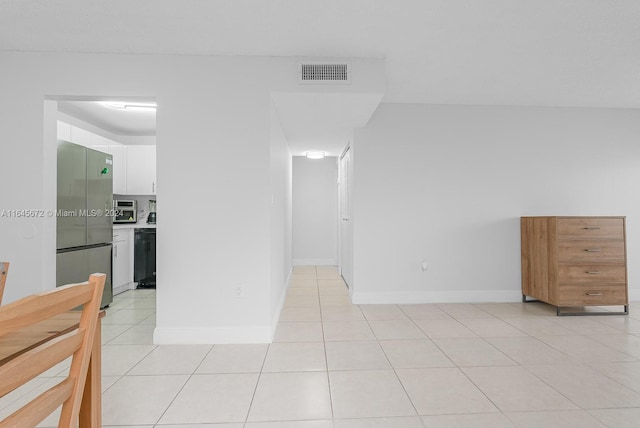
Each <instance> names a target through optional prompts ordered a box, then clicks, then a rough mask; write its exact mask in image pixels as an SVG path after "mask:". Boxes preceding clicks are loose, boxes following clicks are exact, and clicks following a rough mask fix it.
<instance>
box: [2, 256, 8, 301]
mask: <svg viewBox="0 0 640 428" xmlns="http://www.w3.org/2000/svg"><path fill="white" fill-rule="evenodd" d="M8 272H9V262H0V305H1V304H2V295H3V294H4V284H5V282H7V273H8Z"/></svg>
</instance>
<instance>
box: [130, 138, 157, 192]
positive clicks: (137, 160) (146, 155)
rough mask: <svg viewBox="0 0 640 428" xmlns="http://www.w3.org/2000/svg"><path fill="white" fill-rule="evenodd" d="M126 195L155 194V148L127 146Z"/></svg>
mask: <svg viewBox="0 0 640 428" xmlns="http://www.w3.org/2000/svg"><path fill="white" fill-rule="evenodd" d="M127 194H129V195H155V194H156V146H127Z"/></svg>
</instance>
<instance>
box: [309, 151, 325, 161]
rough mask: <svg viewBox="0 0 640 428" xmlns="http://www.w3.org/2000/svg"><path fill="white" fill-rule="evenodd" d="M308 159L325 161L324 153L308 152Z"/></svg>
mask: <svg viewBox="0 0 640 428" xmlns="http://www.w3.org/2000/svg"><path fill="white" fill-rule="evenodd" d="M306 156H307V159H324V152H307V153H306Z"/></svg>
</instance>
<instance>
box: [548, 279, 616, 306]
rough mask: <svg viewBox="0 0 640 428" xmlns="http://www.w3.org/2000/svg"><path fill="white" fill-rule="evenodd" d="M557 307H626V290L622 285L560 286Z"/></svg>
mask: <svg viewBox="0 0 640 428" xmlns="http://www.w3.org/2000/svg"><path fill="white" fill-rule="evenodd" d="M559 291H560V293H559V297H558V306H604V305H626V304H628V301H627V289H626V286H625V285H623V284H613V285H609V284H605V285H592V286H586V285H561V286H560V289H559Z"/></svg>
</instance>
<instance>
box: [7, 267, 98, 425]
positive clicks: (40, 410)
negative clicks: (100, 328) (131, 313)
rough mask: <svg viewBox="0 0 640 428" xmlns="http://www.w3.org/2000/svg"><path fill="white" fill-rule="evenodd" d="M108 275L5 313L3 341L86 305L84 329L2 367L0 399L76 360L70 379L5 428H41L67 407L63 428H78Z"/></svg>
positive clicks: (19, 412)
mask: <svg viewBox="0 0 640 428" xmlns="http://www.w3.org/2000/svg"><path fill="white" fill-rule="evenodd" d="M105 278H106V275H104V274H94V275H91V276H90V277H89V281H87V282H83V283H81V284H70V285H65V286H63V287H58V288H56V289H55V290H52V291H48V292H44V293H40V294H35V295H31V296H28V297H25V298H23V299H20V300H17V301H15V302H12V303H9V304H7V305H5V306H2V307H0V335H5V334H8V333H12V332H16V331H20V330H23V329H25V328H27V327H29V326H33V325H34V324H38V323H42V322H43V321H46V320H50V319H51V318H53V317H55V316H56V315H60V314H65V313H68V312H69V311H70V310H71V309H73V308H76V307H78V306H80V305H82V314H81V315H80V323H79V327H78V328H77V329H75V330H73V331H71V332H69V333H67V334H64V335H62V336H59V337H56V338H55V339H52V340H50V341H48V342H45V343H43V344H40V345H39V346H37V347H35V348H33V349H31V350H29V351H27V352H25V353H23V354H21V355H19V356H18V357H16V358H14V359H12V360H11V361H9V362H7V363H6V364H4V365H2V366H0V397H2V396H4V395H6V394H8V393H9V392H11V391H13V390H15V389H16V388H18V387H19V386H21V385H23V384H25V383H26V382H28V381H30V380H31V379H33V378H35V377H36V376H38V375H40V374H41V373H43V372H44V371H45V370H47V369H49V368H51V367H53V366H55V365H56V364H58V363H59V362H61V361H63V360H65V359H66V358H68V357H70V356H72V362H71V368H70V369H69V374H68V376H67V377H66V378H65V379H64V380H63V381H62V382H60V383H58V384H57V385H55V386H53V387H52V388H50V389H48V390H47V391H45V392H44V393H42V394H40V395H39V396H38V397H36V398H35V399H33V400H32V401H30V402H29V403H27V404H26V405H24V406H23V407H21V408H20V409H18V410H17V411H15V412H14V413H13V414H11V415H9V416H8V417H7V418H5V419H4V420H3V421H0V427H2V428H4V427H35V426H36V425H37V424H38V423H40V422H41V421H42V420H44V419H45V418H46V417H47V416H48V415H49V414H51V413H53V412H54V411H55V410H56V409H57V408H58V407H60V405H62V413H61V415H60V421H59V423H58V427H65V428H71V427H74V428H75V427H76V426H77V423H78V415H79V412H80V404H81V402H82V392H83V389H84V386H85V380H86V377H87V371H88V367H89V358H90V356H91V349H92V345H93V339H94V336H95V334H96V327H97V320H98V313H99V311H100V301H101V299H102V291H103V289H104V283H105Z"/></svg>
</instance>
